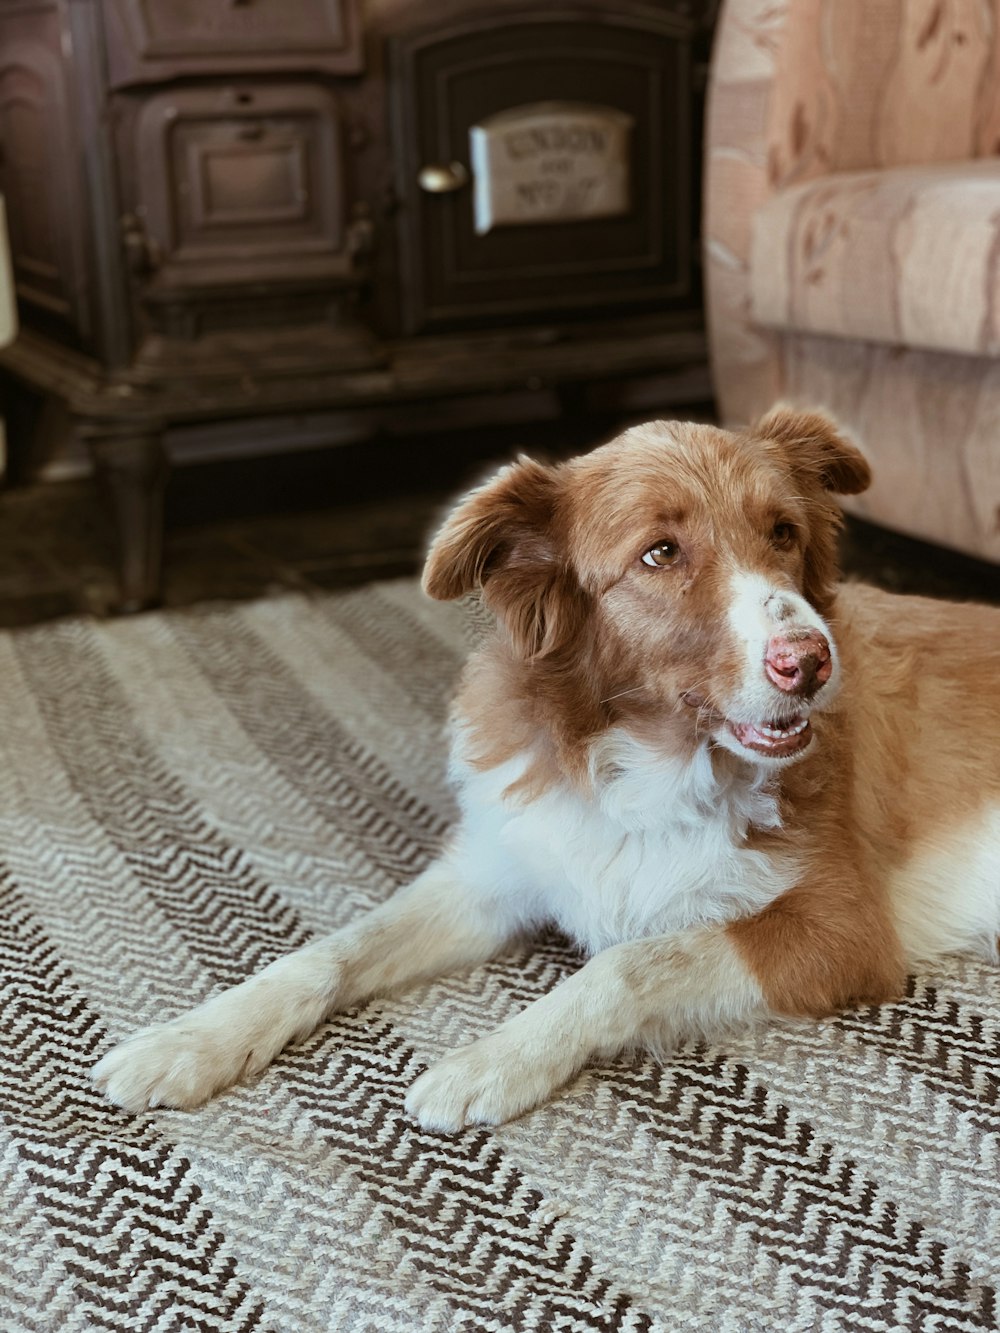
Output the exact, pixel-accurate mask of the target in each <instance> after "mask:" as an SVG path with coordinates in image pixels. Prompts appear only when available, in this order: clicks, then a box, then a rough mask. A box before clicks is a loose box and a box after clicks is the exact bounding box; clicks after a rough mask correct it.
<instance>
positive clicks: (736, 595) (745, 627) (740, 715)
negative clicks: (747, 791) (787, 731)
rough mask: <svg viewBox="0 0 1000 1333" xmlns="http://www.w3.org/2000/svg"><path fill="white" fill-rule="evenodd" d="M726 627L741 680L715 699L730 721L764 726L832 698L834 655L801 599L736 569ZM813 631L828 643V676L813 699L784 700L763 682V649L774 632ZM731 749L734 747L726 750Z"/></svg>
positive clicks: (824, 628) (825, 629) (818, 620)
mask: <svg viewBox="0 0 1000 1333" xmlns="http://www.w3.org/2000/svg"><path fill="white" fill-rule="evenodd" d="M726 615H727V619H728V622H729V627H730V629H731V631H732V633H733V636H734V638H735V640H736V642H737V644H738V645H739V647H740V651H741V655H742V657H743V663H744V671H743V679H742V681H741V682H740V684H739V685H738V687H737V689H736V693H735V695H734V696H733V698H731V699H728V700H721V699H720V700H719V705H720V707H724V708H725V711H726V714H727V716H728V717H729V719H730V720H731V721H734V722H752V723H756V724H760V725H762V726H766V725H767V724H768V723H769V722H770V721H771V720H772V719H774V718H776V717H788V716H789V715H790V714H791V713H793V712H794V713H797V714H802V715H806V714H808V713H809V712H810V711H812V710H813V709H814V708H816V707H821V706H822V705H823V703H825V702H826V700H827V699H829V698H832V696H833V694H834V692H835V689H836V681H837V675H838V666H837V653H836V647H835V645H834V642H833V636H832V635H831V633H830V628H829V626H828V625H827V624H826V622H825V621H824V620H823V618H822V617H821V616H820V615H819V613H818V612H817V611H815V610H814V609H813V607H811V606H810V605H809V603H808V602H807V601H806V599H805V598H804V597H803V596H801V594H800V593H797V592H795V591H793V590H791V589H788V588H779V587H778V586H776V585H775V584H774V583H773V582H771V580H770V579H768V578H766V577H764V575H762V574H752V573H750V572H748V571H746V570H737V571H736V572H735V573H734V574H733V575H732V576H731V578H730V582H729V599H728V604H727V607H726ZM801 630H811V631H814V632H815V631H818V632H819V633H820V634H822V635H823V636H824V637H825V638H826V640H827V642H828V643H829V644H830V653H831V658H832V661H833V674H832V675H831V677H830V680H829V681H828V682H827V684H825V685H824V686H823V688H822V689H821V690H820V691H819V693H818V694H817V696H816V698H815V699H813V700H809V701H805V700H801V699H790V698H789V697H788V696H787V695H785V694H783V693H782V692H781V690H779V689H777V688H776V686H774V685H772V683H771V682H770V681H769V680H768V678H767V675H766V674H765V671H764V658H765V656H766V654H767V646H768V644H769V642H770V641H771V639H772V637H773V636H774V635H776V634H782V635H785V634H793V633H795V632H796V631H801ZM730 748H734V747H730Z"/></svg>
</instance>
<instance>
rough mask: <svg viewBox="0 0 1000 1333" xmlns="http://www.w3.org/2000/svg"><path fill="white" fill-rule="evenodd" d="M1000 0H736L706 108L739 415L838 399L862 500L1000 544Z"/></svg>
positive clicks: (943, 538)
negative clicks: (865, 462)
mask: <svg viewBox="0 0 1000 1333" xmlns="http://www.w3.org/2000/svg"><path fill="white" fill-rule="evenodd" d="M997 154H1000V2H998V0H990V2H989V3H984V2H982V0H727V3H725V4H724V5H723V9H722V13H721V16H720V20H719V26H718V29H717V32H716V41H715V50H714V53H713V59H712V69H711V75H710V84H709V103H708V114H707V121H706V167H705V192H706V193H705V263H706V284H707V306H708V322H709V337H710V347H711V355H712V362H713V371H714V376H715V383H716V392H717V396H718V401H719V408H720V414H721V416H722V418H723V421H724V424H727V425H735V424H738V423H740V422H745V421H747V420H749V419H751V418H753V417H754V416H756V415H758V414H759V413H760V412H762V411H764V410H765V409H766V408H768V407H769V406H770V405H771V404H772V403H773V402H774V401H775V400H777V399H785V400H788V401H790V402H793V403H798V404H801V405H822V406H824V407H826V408H828V409H829V410H830V411H831V412H833V413H834V414H835V415H836V416H837V418H838V419H839V420H840V421H841V422H842V423H843V424H844V425H845V426H846V427H848V428H849V429H850V430H851V431H852V432H853V433H854V435H855V436H856V437H857V439H858V441H859V443H860V444H861V445H862V447H863V448H864V449H865V450H866V452H867V453H868V455H869V457H870V458H871V460H872V463H873V466H874V469H875V483H874V485H873V487H872V489H871V490H870V491H869V492H868V493H867V494H866V495H863V496H859V497H857V498H856V499H855V500H852V501H851V502H850V507H851V508H852V509H853V510H854V511H855V512H857V513H859V514H860V515H862V516H863V517H866V518H869V519H870V520H872V521H873V522H876V523H880V524H883V525H885V526H887V527H890V528H894V529H897V530H899V531H903V532H907V533H910V534H912V535H915V536H918V537H922V538H924V539H925V540H929V541H933V542H937V543H941V544H943V545H947V546H951V547H954V548H956V549H958V550H962V551H965V552H967V553H969V554H971V555H975V556H978V557H980V558H983V559H993V560H1000V157H998V156H997Z"/></svg>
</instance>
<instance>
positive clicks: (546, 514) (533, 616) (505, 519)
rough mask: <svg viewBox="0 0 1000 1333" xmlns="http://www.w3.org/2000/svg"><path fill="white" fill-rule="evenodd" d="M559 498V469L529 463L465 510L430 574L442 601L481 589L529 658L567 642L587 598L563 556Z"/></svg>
mask: <svg viewBox="0 0 1000 1333" xmlns="http://www.w3.org/2000/svg"><path fill="white" fill-rule="evenodd" d="M558 496H559V480H558V475H557V471H556V469H555V468H551V467H545V466H544V465H543V464H541V463H536V462H535V461H534V460H533V459H531V458H525V457H523V456H522V457H521V458H519V459H518V460H517V462H516V463H511V464H509V465H508V466H507V467H505V468H502V469H501V471H500V472H499V473H497V475H496V476H495V477H493V478H492V480H490V481H488V482H486V483H485V485H483V486H480V487H478V488H477V489H476V490H474V491H473V492H472V493H471V494H470V495H467V496H466V497H465V499H464V500H461V501H460V502H459V504H458V505H457V507H456V508H455V509H454V510H453V511H452V513H451V514H449V516H448V518H447V519H445V522H444V526H443V527H442V528H441V531H440V532H439V533H438V534H437V536H436V537H435V539H434V541H433V542H432V544H431V549H430V552H429V553H428V556H427V564H426V565H425V567H424V578H423V586H424V591H425V592H426V593H428V594H429V595H430V596H431V597H435V598H437V599H438V600H439V601H451V600H453V599H454V598H456V597H462V596H464V595H465V594H466V593H469V592H473V591H475V590H476V589H477V588H481V589H482V593H483V600H484V602H485V603H486V605H487V606H489V607H490V609H491V610H492V611H493V612H495V614H496V615H497V617H498V618H499V619H500V620H501V621H502V623H503V624H504V625H505V626H506V628H507V630H508V632H509V634H510V637H511V641H512V644H513V646H514V648H515V650H516V651H517V652H518V654H519V655H520V656H523V657H526V658H528V657H542V656H545V655H546V654H547V653H550V652H551V651H552V650H553V649H554V648H556V647H557V646H558V645H559V644H560V643H562V642H563V641H564V640H565V638H566V636H567V634H568V633H569V632H570V629H571V624H572V623H573V622H575V619H576V617H575V616H574V615H572V614H571V612H572V611H573V610H574V609H579V607H580V605H581V600H582V598H583V593H582V591H581V589H580V587H579V585H578V584H577V582H576V580H575V578H574V577H573V576H572V574H571V572H570V571H569V570H568V569H567V568H566V566H565V564H564V563H563V561H562V560H561V559H560V558H559V556H558V548H557V543H556V540H555V534H554V531H553V529H554V526H555V517H556V507H557V503H558Z"/></svg>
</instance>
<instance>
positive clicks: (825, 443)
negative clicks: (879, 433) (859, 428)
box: [753, 403, 872, 495]
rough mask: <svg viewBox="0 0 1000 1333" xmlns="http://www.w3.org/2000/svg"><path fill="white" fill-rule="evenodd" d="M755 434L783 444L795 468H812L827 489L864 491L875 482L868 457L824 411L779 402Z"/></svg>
mask: <svg viewBox="0 0 1000 1333" xmlns="http://www.w3.org/2000/svg"><path fill="white" fill-rule="evenodd" d="M753 434H754V435H756V436H758V438H760V439H764V440H775V441H777V442H778V443H779V444H781V445H783V446H784V447H785V451H786V454H787V456H788V459H789V461H790V462H791V464H792V466H793V467H794V468H795V470H796V471H803V470H805V471H808V472H809V474H810V475H811V476H813V477H814V478H815V480H816V481H818V482H819V484H820V486H822V488H823V489H824V490H826V491H833V492H834V493H835V494H836V495H860V493H861V492H862V491H865V490H867V489H868V487H869V486H870V485H871V479H872V472H871V468H870V467H869V466H868V461H867V459H866V458H865V456H864V455H863V454H862V452H861V450H860V449H858V447H857V446H856V445H854V444H852V443H851V442H850V440H848V439H847V438H846V437H845V436H844V434H843V433H842V431H841V429H840V427H839V426H838V425H837V423H836V422H835V421H833V420H832V419H831V418H830V417H828V416H827V415H826V414H825V413H824V412H800V411H798V410H797V409H796V408H794V407H789V406H787V405H786V404H784V403H779V404H778V405H777V406H776V407H772V408H771V410H770V412H768V413H767V415H766V416H763V417H761V419H760V420H759V421H758V422H757V423H756V424H755V425H754V427H753Z"/></svg>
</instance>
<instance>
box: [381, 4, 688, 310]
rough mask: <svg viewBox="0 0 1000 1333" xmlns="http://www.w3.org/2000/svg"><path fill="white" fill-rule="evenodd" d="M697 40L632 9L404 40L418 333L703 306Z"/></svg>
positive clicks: (399, 138) (405, 304) (680, 26)
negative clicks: (695, 211)
mask: <svg viewBox="0 0 1000 1333" xmlns="http://www.w3.org/2000/svg"><path fill="white" fill-rule="evenodd" d="M692 39H693V29H692V25H691V23H690V22H689V20H687V19H685V18H683V17H679V16H676V15H673V14H671V13H670V12H669V11H662V10H661V11H651V10H650V9H649V8H648V7H645V6H641V7H632V6H629V5H620V6H616V7H615V10H614V13H613V15H608V16H607V17H600V16H598V15H596V14H592V15H587V14H586V13H581V11H575V12H572V13H571V12H562V11H560V10H559V9H557V8H553V9H552V10H548V11H543V12H542V13H539V11H538V10H537V9H535V10H534V11H532V12H530V13H529V12H515V13H514V14H511V12H510V11H509V10H504V11H502V13H500V14H493V15H491V16H490V17H489V18H486V17H481V18H479V19H478V20H476V21H474V22H472V21H469V20H466V21H465V22H464V23H463V24H462V25H461V26H453V27H450V28H442V27H440V26H438V27H437V28H435V29H434V30H433V31H421V32H419V33H410V34H405V35H403V36H397V37H394V38H392V39H391V43H392V49H391V57H392V63H393V72H394V75H395V78H394V79H393V81H392V88H393V97H394V102H395V104H394V108H393V111H394V130H395V138H396V162H397V164H398V172H399V176H398V185H397V188H398V193H399V195H400V199H401V202H402V208H401V214H400V248H401V260H402V265H403V277H404V281H403V296H402V318H403V323H404V327H405V330H406V331H407V332H417V331H419V330H420V329H423V328H427V327H445V326H448V325H449V324H450V325H459V324H470V323H483V322H487V321H492V320H519V319H522V318H526V317H534V316H536V315H538V314H544V313H545V312H553V313H556V312H566V313H569V312H572V311H574V310H586V311H588V312H592V311H594V310H595V309H597V310H600V309H604V310H608V311H612V310H615V311H622V310H630V309H637V308H640V309H641V308H647V309H648V308H650V307H653V308H655V309H657V310H662V309H670V308H674V309H684V308H685V307H692V306H694V305H695V303H696V292H695V272H694V260H693V255H692V241H691V237H692V207H693V201H692V197H691V195H692V188H691V175H692V161H691V155H692V144H691V97H692V94H691V64H692Z"/></svg>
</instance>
